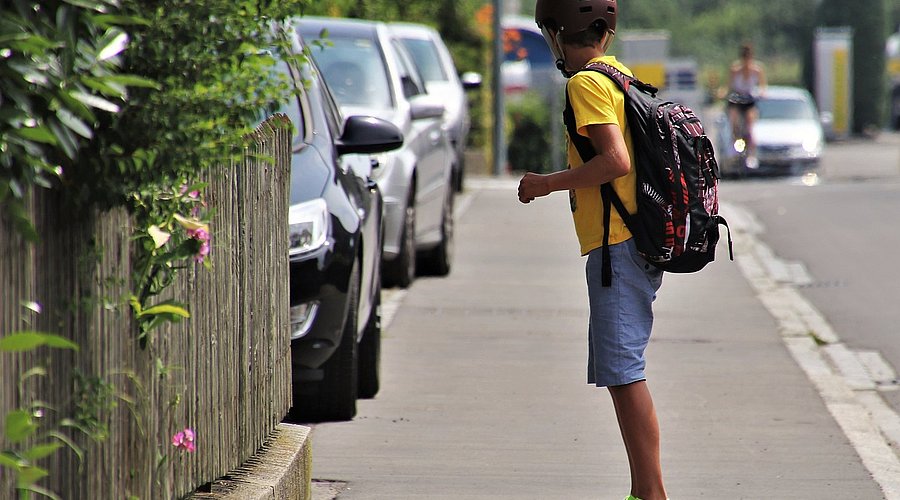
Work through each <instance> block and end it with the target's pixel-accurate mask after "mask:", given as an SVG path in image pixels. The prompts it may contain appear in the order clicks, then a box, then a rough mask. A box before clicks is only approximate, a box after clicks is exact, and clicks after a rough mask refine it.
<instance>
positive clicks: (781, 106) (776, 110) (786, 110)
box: [756, 98, 816, 120]
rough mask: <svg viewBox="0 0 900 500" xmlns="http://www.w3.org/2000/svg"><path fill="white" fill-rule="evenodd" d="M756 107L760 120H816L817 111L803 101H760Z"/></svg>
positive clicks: (784, 99)
mask: <svg viewBox="0 0 900 500" xmlns="http://www.w3.org/2000/svg"><path fill="white" fill-rule="evenodd" d="M756 106H757V107H758V108H759V119H760V120H814V119H815V118H816V116H815V111H814V110H813V108H812V106H810V104H809V103H808V102H807V101H805V100H803V99H790V98H782V99H769V98H766V99H760V100H759V101H757V103H756Z"/></svg>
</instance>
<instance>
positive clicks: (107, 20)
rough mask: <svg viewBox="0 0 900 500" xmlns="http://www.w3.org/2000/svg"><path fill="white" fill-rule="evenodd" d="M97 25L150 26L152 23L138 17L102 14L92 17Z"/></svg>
mask: <svg viewBox="0 0 900 500" xmlns="http://www.w3.org/2000/svg"><path fill="white" fill-rule="evenodd" d="M91 18H92V19H93V20H94V22H95V23H97V24H100V25H103V26H150V21H148V20H146V19H144V18H142V17H136V16H117V15H113V14H101V15H99V16H91Z"/></svg>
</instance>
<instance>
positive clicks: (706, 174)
mask: <svg viewBox="0 0 900 500" xmlns="http://www.w3.org/2000/svg"><path fill="white" fill-rule="evenodd" d="M581 71H596V72H599V73H602V74H604V75H606V76H607V77H609V78H610V79H612V81H614V82H615V83H616V85H617V86H618V87H619V88H620V89H621V90H622V92H623V93H624V94H625V118H626V120H627V122H628V126H629V128H630V129H631V139H632V143H633V144H632V146H633V148H632V149H633V152H634V156H635V158H634V159H633V162H634V165H635V170H636V175H637V212H636V213H635V214H630V213H628V210H626V208H625V205H624V204H623V203H622V200H621V199H620V198H619V196H618V195H617V194H616V192H615V190H614V189H613V187H612V184H611V183H605V184H603V185H602V186H601V187H600V193H601V196H602V199H603V210H604V220H603V248H604V250H603V274H602V277H603V286H609V285H610V284H611V283H612V267H611V264H610V254H609V216H610V211H611V207H615V209H616V211H617V212H618V213H619V215H620V216H621V217H622V220H623V221H624V222H625V225H626V226H627V227H628V230H629V231H630V232H631V234H632V236H633V237H634V240H635V244H636V246H637V249H638V251H639V252H640V253H641V254H642V255H643V257H644V258H645V259H647V261H648V262H650V263H651V264H653V265H654V266H656V267H658V268H659V269H662V270H663V271H668V272H672V273H692V272H696V271H699V270H701V269H703V267H705V266H706V265H707V264H708V263H710V262H712V261H713V260H714V259H715V250H716V243H718V241H719V225H723V226H725V228H726V230H728V223H727V222H726V221H725V219H724V218H723V217H722V216H721V215H719V199H718V180H719V167H718V164H717V163H716V158H715V154H714V152H713V146H712V143H711V142H710V140H709V138H708V137H707V136H706V133H705V132H704V130H703V125H702V124H701V123H700V119H699V118H698V117H697V115H696V114H695V113H694V111H693V110H692V109H690V108H689V107H687V106H685V105H683V104H680V103H676V102H671V101H666V100H663V99H660V98H658V97H656V93H657V89H656V87H654V86H652V85H649V84H647V83H644V82H641V81H640V80H638V79H636V78H634V77H632V76H628V75H626V74H625V73H622V72H621V71H619V70H618V69H616V68H614V67H612V66H610V65H608V64H604V63H600V62H597V63H591V64H589V65H587V66H585V67H584V68H582V69H581ZM563 119H564V121H565V124H566V129H567V130H568V133H569V140H571V141H572V143H573V145H574V146H575V147H576V149H577V150H578V153H579V155H580V156H581V159H582V161H585V162H586V161H588V160H590V159H591V158H593V157H594V155H595V154H596V152H595V151H594V148H593V145H592V144H591V141H590V139H588V138H587V137H584V136H582V135H579V134H578V132H577V130H576V126H575V114H574V112H573V110H572V105H571V102H570V101H569V94H568V91H567V92H566V109H565V111H564V112H563ZM728 254H729V257H730V258H731V260H734V251H733V249H732V242H731V231H730V230H728Z"/></svg>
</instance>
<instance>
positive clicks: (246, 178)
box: [0, 115, 291, 499]
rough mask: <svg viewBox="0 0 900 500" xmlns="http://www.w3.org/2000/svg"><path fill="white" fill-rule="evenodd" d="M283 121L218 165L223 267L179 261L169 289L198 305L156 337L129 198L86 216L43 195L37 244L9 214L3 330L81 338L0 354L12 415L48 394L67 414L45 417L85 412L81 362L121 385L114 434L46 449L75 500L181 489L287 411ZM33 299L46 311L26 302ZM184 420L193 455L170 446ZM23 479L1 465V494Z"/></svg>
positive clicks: (222, 465) (231, 459)
mask: <svg viewBox="0 0 900 500" xmlns="http://www.w3.org/2000/svg"><path fill="white" fill-rule="evenodd" d="M286 120H287V119H286V118H285V117H283V116H281V115H279V116H276V117H273V118H271V119H270V120H269V121H267V122H266V123H264V124H263V125H261V126H260V127H259V128H258V129H257V131H256V133H255V134H254V136H253V139H254V144H253V146H251V147H250V148H249V149H248V150H247V151H246V152H245V154H244V157H243V160H242V161H240V162H236V164H235V165H231V166H230V168H218V169H215V170H213V171H210V172H207V173H206V177H207V179H206V180H208V182H209V186H208V187H207V189H206V190H205V191H204V194H205V197H206V200H207V203H208V204H209V206H210V208H212V209H213V211H214V215H213V218H212V221H211V224H210V227H211V232H212V237H213V239H212V245H213V248H212V253H211V258H212V262H213V265H212V268H211V270H206V269H204V268H203V267H202V266H200V265H196V266H194V265H192V266H190V269H188V270H185V271H182V273H181V275H180V277H179V279H178V281H177V283H176V284H175V285H174V286H173V287H171V289H170V290H169V291H167V292H166V293H167V296H169V297H174V298H177V299H178V300H180V301H183V302H185V303H187V304H188V305H189V308H190V311H191V318H190V319H188V320H185V321H184V322H182V323H179V324H174V325H166V326H163V327H161V328H160V329H159V330H157V331H156V332H155V334H154V340H153V342H152V343H150V344H149V345H148V346H147V347H146V348H145V349H142V348H141V347H140V346H139V345H138V342H137V340H136V326H135V324H134V323H133V320H132V316H131V312H130V309H129V307H128V301H127V297H128V295H129V293H130V287H131V283H130V281H131V278H130V275H129V273H130V269H131V259H132V255H131V240H130V236H131V234H132V233H133V229H134V228H133V221H132V219H131V218H130V217H129V215H128V213H126V211H124V210H121V209H119V210H113V211H106V212H94V213H92V214H90V215H89V216H87V217H84V218H82V219H79V220H73V218H72V216H71V215H70V214H68V213H67V211H66V210H64V209H63V208H62V204H61V203H62V202H61V200H60V199H59V197H58V195H57V194H54V193H53V192H42V193H39V194H37V195H35V196H34V199H33V200H32V201H31V205H32V215H33V217H34V220H35V221H36V225H37V228H38V231H39V233H40V234H41V237H42V240H41V241H40V242H39V243H38V244H36V245H33V246H30V245H28V244H26V243H25V242H24V241H22V239H21V238H20V237H19V236H18V235H17V234H16V232H15V231H14V230H13V229H12V228H11V227H9V225H8V224H7V222H6V221H4V220H3V219H2V218H0V337H2V336H5V335H9V334H11V333H13V332H15V331H20V330H39V331H46V332H50V333H56V334H59V335H62V336H64V337H66V338H69V339H71V340H73V341H75V342H76V343H78V344H79V345H80V346H81V350H80V352H78V353H75V352H69V351H64V350H47V349H45V348H41V349H40V350H38V351H36V352H32V353H25V354H15V355H13V354H0V377H2V380H0V387H2V391H0V418H4V417H5V415H6V414H7V412H8V411H10V410H11V409H15V408H19V407H22V406H23V405H27V404H29V403H30V402H32V401H36V400H41V401H46V402H48V403H50V404H53V405H56V408H57V410H58V415H46V416H45V417H43V418H42V420H44V421H46V422H47V423H48V424H49V423H50V422H53V421H58V419H59V418H60V417H70V416H72V415H73V414H74V413H73V412H75V411H76V408H77V407H76V402H77V401H76V398H75V396H77V395H78V391H77V389H78V387H79V386H78V384H76V383H75V380H76V378H77V376H76V375H75V374H76V373H80V374H82V375H83V376H85V377H96V378H97V380H102V381H103V383H104V384H110V386H109V387H113V386H114V390H115V393H116V394H117V396H119V397H118V398H117V399H116V402H117V407H116V408H115V409H114V410H112V411H111V412H110V413H111V415H112V416H111V418H110V419H109V422H108V425H109V436H108V438H107V439H106V440H104V441H102V442H100V443H95V442H93V441H91V440H88V439H86V438H85V437H84V436H80V437H78V439H77V442H78V443H79V445H80V446H82V447H84V448H85V451H86V453H85V457H84V462H83V463H79V461H78V459H77V457H76V456H75V454H74V453H72V452H70V451H68V450H60V451H58V452H57V453H55V454H54V455H52V456H51V457H49V458H47V459H45V460H44V461H43V462H42V463H41V464H42V465H43V466H46V467H48V468H49V470H50V476H49V477H48V478H47V479H45V480H44V481H42V482H41V485H42V486H43V487H46V488H48V489H50V490H52V491H56V492H58V493H59V494H60V495H61V496H62V498H66V499H69V498H85V499H95V498H116V499H119V498H128V497H129V496H134V497H137V498H141V499H159V498H181V497H183V496H185V495H187V494H189V493H190V492H192V491H193V490H195V489H196V488H197V487H198V486H200V485H202V484H205V483H207V482H210V481H213V480H215V479H217V478H219V477H220V476H222V475H224V474H225V473H226V472H228V471H229V470H232V469H234V468H236V467H238V466H239V465H240V464H241V463H243V461H244V460H246V459H247V458H248V457H250V456H251V455H253V454H254V453H255V452H256V450H257V449H258V448H259V447H260V446H261V445H262V444H263V442H264V440H265V439H266V437H267V436H268V435H269V434H270V433H271V432H272V431H273V430H274V429H275V426H276V425H277V424H278V423H279V422H280V420H281V418H282V417H283V416H284V415H285V413H286V412H287V410H288V408H289V407H290V404H291V391H290V380H291V377H290V369H291V367H290V341H289V336H288V335H287V332H288V321H289V320H288V305H289V304H288V300H289V288H288V274H289V271H288V261H287V255H288V237H287V212H288V192H287V190H288V189H289V186H290V182H289V176H290V171H289V168H290V134H289V130H288V128H287V127H285V126H284V125H285V123H286ZM272 158H274V162H273V161H271V159H272ZM28 301H34V302H36V303H39V304H40V305H41V306H42V312H41V313H40V314H36V313H34V312H32V311H30V310H29V309H27V308H25V307H23V306H22V303H23V302H28ZM35 365H41V366H44V367H46V369H47V372H48V375H47V376H46V377H40V379H39V378H34V379H31V380H30V381H29V382H28V383H27V384H26V386H25V393H24V394H21V395H20V394H18V392H19V391H18V390H17V379H18V377H19V375H20V374H22V373H23V372H25V371H26V370H28V369H29V368H31V367H33V366H35ZM94 402H95V403H96V401H94ZM185 427H190V428H193V429H194V430H195V431H196V434H197V450H196V452H194V453H186V452H184V451H183V450H180V449H176V448H175V447H173V446H172V444H171V439H172V436H173V434H175V433H176V432H177V431H179V430H182V429H183V428H185ZM0 439H2V437H0ZM5 445H6V444H5V443H0V449H2V448H3V447H5ZM11 481H12V479H11V477H10V475H9V474H8V472H7V471H5V470H4V469H0V497H3V498H6V497H7V496H12V492H13V490H12V489H11V488H12V483H11Z"/></svg>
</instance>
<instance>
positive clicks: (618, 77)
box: [581, 62, 659, 98]
mask: <svg viewBox="0 0 900 500" xmlns="http://www.w3.org/2000/svg"><path fill="white" fill-rule="evenodd" d="M584 70H591V71H596V72H597V73H603V74H604V75H606V76H608V77H609V79H610V80H612V81H613V82H615V83H616V85H617V86H618V87H619V89H620V90H621V91H622V93H623V94H625V97H626V98H627V97H628V89H630V88H631V87H632V86H635V87H637V88H639V89H641V90H643V91H644V92H647V93H648V94H650V95H652V96H656V94H657V93H658V92H659V89H658V88H656V87H654V86H653V85H650V84H649V83H644V82H642V81H640V80H638V79H637V78H635V77H633V76H629V75H626V74H625V73H623V72H622V71H621V70H619V69H618V68H616V67H615V66H611V65H609V64H606V63H603V62H594V63H591V64H588V65H587V66H585V67H584V68H582V70H581V71H584Z"/></svg>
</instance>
